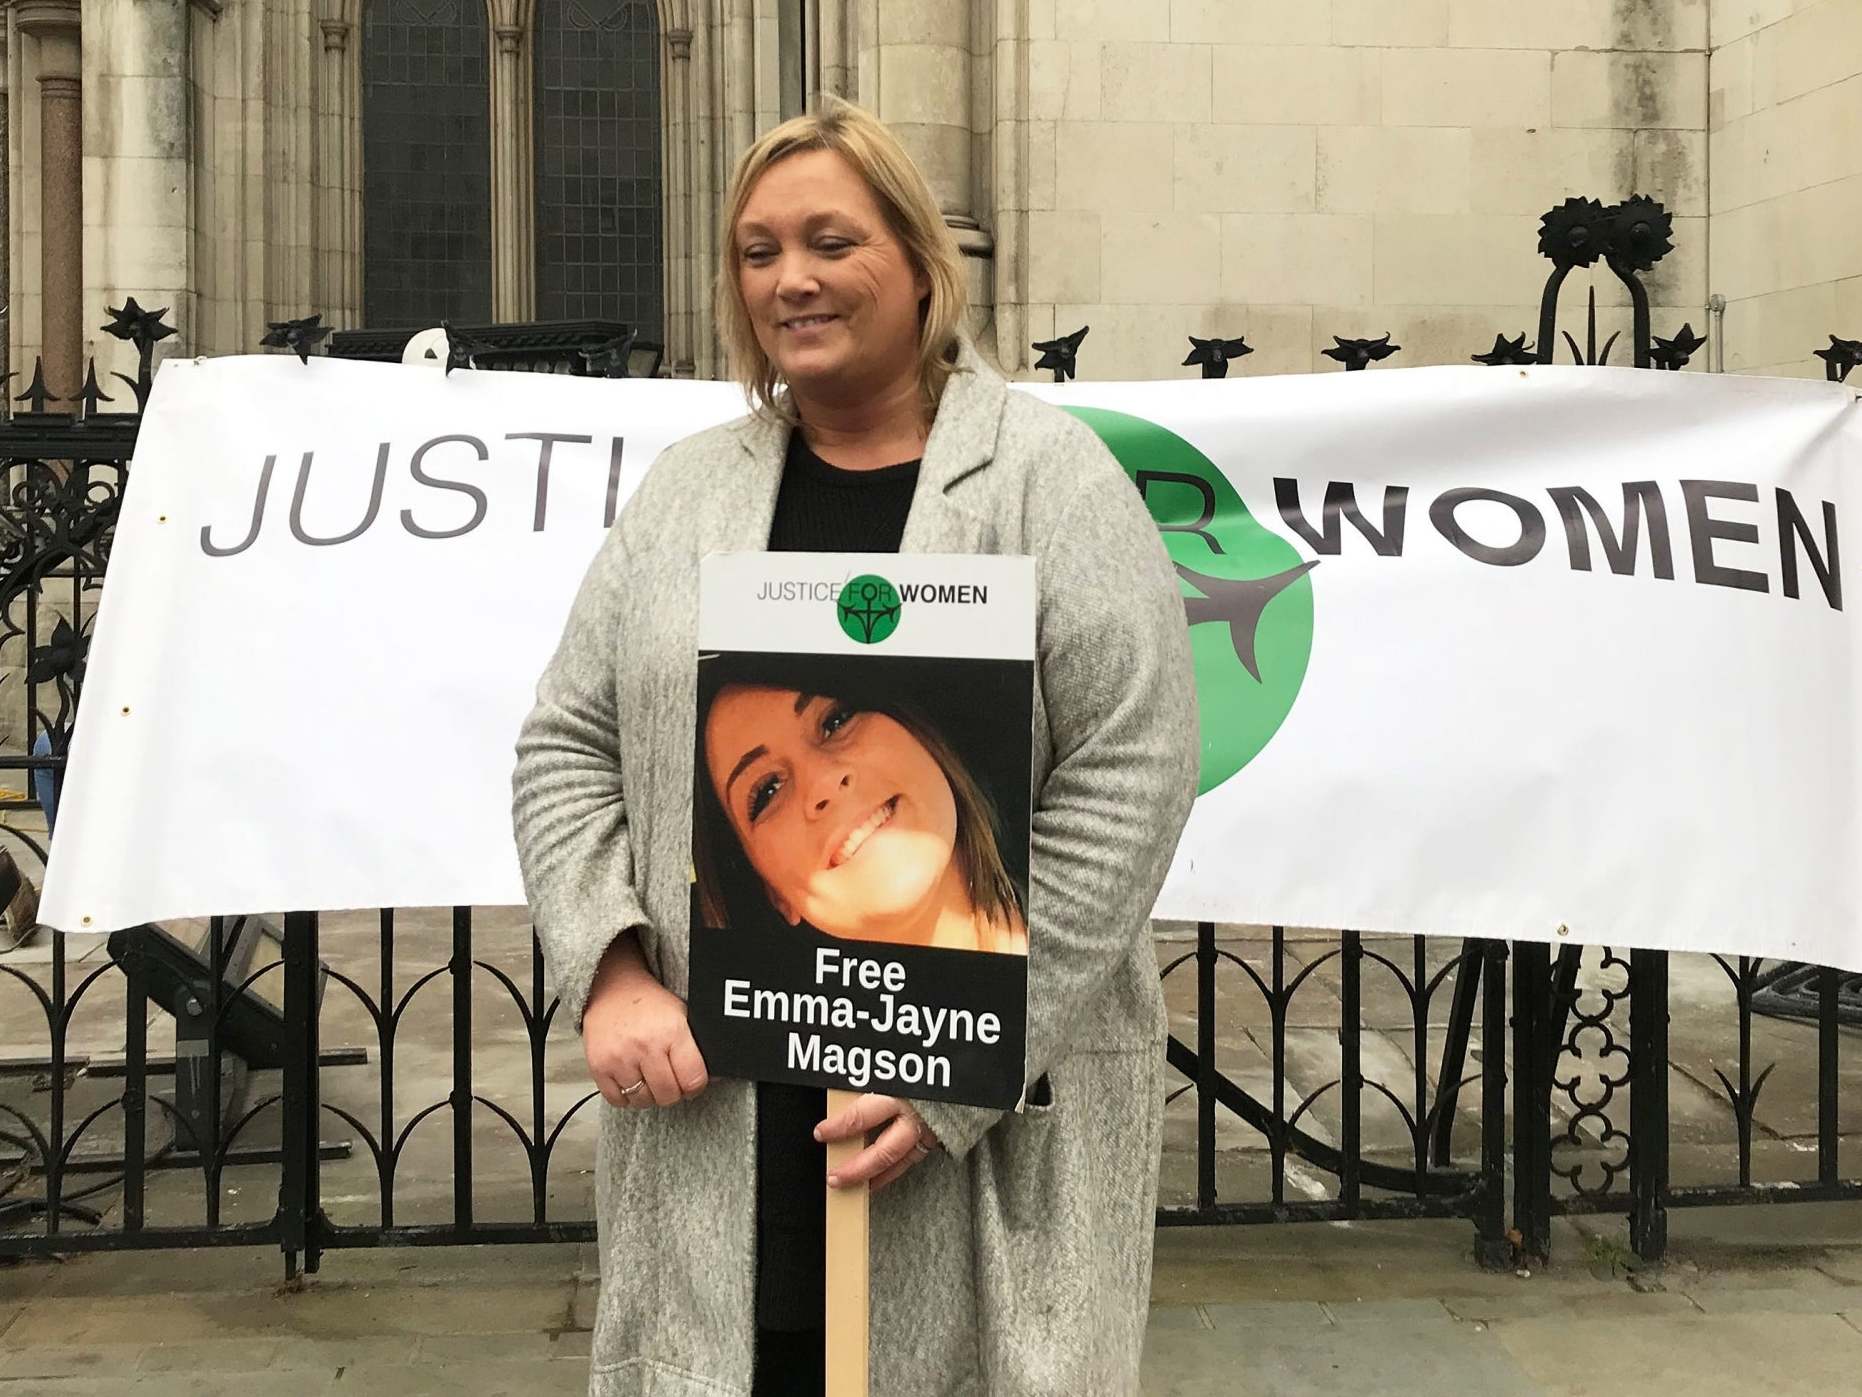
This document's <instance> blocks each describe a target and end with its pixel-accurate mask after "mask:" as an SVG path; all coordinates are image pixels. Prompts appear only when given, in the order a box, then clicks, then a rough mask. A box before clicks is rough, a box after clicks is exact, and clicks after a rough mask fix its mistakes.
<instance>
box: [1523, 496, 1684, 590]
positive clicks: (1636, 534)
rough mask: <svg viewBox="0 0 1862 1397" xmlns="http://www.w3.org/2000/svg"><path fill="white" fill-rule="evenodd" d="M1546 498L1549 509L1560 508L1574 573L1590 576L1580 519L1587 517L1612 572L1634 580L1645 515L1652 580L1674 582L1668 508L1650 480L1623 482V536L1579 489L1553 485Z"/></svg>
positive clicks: (1593, 499) (1585, 533)
mask: <svg viewBox="0 0 1862 1397" xmlns="http://www.w3.org/2000/svg"><path fill="white" fill-rule="evenodd" d="M1545 493H1546V494H1548V495H1550V496H1551V497H1552V503H1553V504H1554V505H1556V506H1557V507H1558V517H1559V518H1561V519H1562V520H1564V524H1565V546H1566V548H1567V549H1568V550H1569V551H1570V554H1571V570H1572V571H1573V572H1589V571H1590V570H1591V568H1590V534H1589V532H1588V531H1587V530H1586V529H1585V527H1584V515H1586V514H1588V515H1589V516H1590V522H1591V524H1592V526H1593V527H1595V528H1596V530H1597V542H1598V543H1599V544H1600V545H1602V547H1603V556H1604V561H1606V562H1607V563H1609V565H1610V571H1611V572H1613V573H1616V574H1617V575H1618V576H1620V577H1633V576H1635V572H1636V551H1637V548H1638V545H1639V544H1640V543H1641V541H1642V517H1643V515H1645V514H1646V515H1647V516H1648V520H1649V558H1650V561H1651V563H1652V564H1653V566H1654V569H1655V575H1656V576H1657V577H1660V578H1665V579H1667V580H1669V581H1673V580H1674V575H1675V559H1674V545H1673V543H1672V542H1671V541H1670V539H1669V537H1668V506H1667V505H1666V504H1665V503H1664V502H1663V500H1662V492H1661V487H1660V486H1658V485H1657V484H1656V483H1655V482H1654V481H1653V480H1626V481H1624V482H1623V530H1622V532H1621V533H1620V534H1619V533H1617V532H1616V531H1615V530H1614V529H1613V528H1612V527H1611V525H1610V520H1609V517H1608V516H1607V515H1605V514H1604V512H1603V506H1602V505H1600V504H1598V503H1597V499H1596V497H1595V496H1594V495H1592V494H1591V492H1590V491H1588V490H1586V489H1584V488H1583V487H1582V486H1577V485H1553V486H1550V487H1548V488H1547V489H1546V492H1545ZM1580 508H1581V509H1582V513H1580V512H1579V511H1580Z"/></svg>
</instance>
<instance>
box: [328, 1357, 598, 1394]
mask: <svg viewBox="0 0 1862 1397" xmlns="http://www.w3.org/2000/svg"><path fill="white" fill-rule="evenodd" d="M587 1391H588V1361H587V1360H586V1359H573V1358H569V1359H537V1360H530V1361H518V1362H509V1363H494V1362H484V1363H472V1364H465V1365H461V1364H425V1363H422V1364H411V1365H406V1366H400V1367H394V1366H383V1367H375V1366H373V1365H369V1364H357V1365H355V1366H354V1367H348V1368H344V1369H343V1370H342V1372H341V1373H340V1374H338V1375H337V1378H336V1381H335V1382H334V1383H333V1384H331V1386H330V1388H329V1393H330V1394H331V1397H462V1394H468V1393H469V1394H470V1397H558V1394H560V1395H561V1397H570V1394H573V1395H574V1397H583V1395H584V1394H585V1393H587Z"/></svg>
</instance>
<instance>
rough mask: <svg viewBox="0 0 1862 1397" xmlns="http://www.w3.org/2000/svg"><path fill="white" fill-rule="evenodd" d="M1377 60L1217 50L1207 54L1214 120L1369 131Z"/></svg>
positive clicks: (1264, 49) (1337, 52) (1314, 52)
mask: <svg viewBox="0 0 1862 1397" xmlns="http://www.w3.org/2000/svg"><path fill="white" fill-rule="evenodd" d="M1383 58H1384V53H1383V51H1382V50H1379V49H1350V48H1277V47H1273V46H1271V45H1258V44H1256V45H1248V46H1245V47H1241V46H1234V45H1223V46H1221V47H1219V48H1217V49H1216V50H1215V51H1214V54H1213V72H1212V80H1213V84H1214V107H1215V115H1216V116H1217V117H1218V119H1220V120H1223V121H1230V122H1241V123H1247V124H1252V125H1261V126H1273V125H1286V126H1333V125H1337V126H1347V125H1351V126H1360V125H1365V126H1374V125H1376V124H1377V123H1378V122H1379V121H1380V120H1381V119H1382V118H1381V117H1380V115H1379V109H1380V106H1381V102H1382V61H1383Z"/></svg>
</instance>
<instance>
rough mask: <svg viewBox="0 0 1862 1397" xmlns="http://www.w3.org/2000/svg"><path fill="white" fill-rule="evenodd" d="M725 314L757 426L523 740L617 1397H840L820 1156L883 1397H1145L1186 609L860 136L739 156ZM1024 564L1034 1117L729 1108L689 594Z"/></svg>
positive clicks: (867, 1107) (525, 786)
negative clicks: (699, 861)
mask: <svg viewBox="0 0 1862 1397" xmlns="http://www.w3.org/2000/svg"><path fill="white" fill-rule="evenodd" d="M720 231H721V235H722V236H721V252H722V256H721V265H720V268H719V278H718V286H717V295H716V309H717V314H718V319H719V329H720V332H721V337H722V338H723V340H724V342H725V344H726V346H727V347H728V349H729V350H730V355H731V362H732V366H733V371H734V372H735V374H736V376H737V377H738V379H739V380H740V381H741V382H742V383H743V384H744V386H745V388H746V390H747V393H748V395H749V397H750V401H751V406H752V411H751V412H750V413H749V414H748V415H747V416H745V417H743V418H741V419H739V420H738V421H736V422H733V423H729V424H726V425H724V426H721V427H717V428H713V429H711V430H708V431H704V432H700V433H698V434H697V435H695V436H692V437H690V438H687V439H686V440H685V441H682V442H679V443H678V444H676V445H674V446H673V447H671V448H669V449H668V450H667V451H666V452H665V453H664V454H663V455H662V456H661V457H660V459H659V461H658V462H656V463H655V465H654V467H653V469H652V470H651V471H650V472H648V474H647V477H646V479H645V480H644V481H643V482H642V483H641V485H640V488H639V490H638V491H637V492H636V493H635V494H634V496H633V498H632V499H631V500H630V501H629V502H628V504H627V507H626V508H625V509H624V510H623V511H622V513H621V515H620V517H619V518H618V519H617V520H616V521H615V525H614V527H613V528H612V529H611V530H610V532H609V535H608V538H607V540H606V541H605V542H604V544H603V545H602V548H601V551H600V553H599V554H598V555H597V557H596V559H595V561H594V564H593V565H592V567H591V568H590V570H589V573H588V577H587V579H586V580H585V581H584V583H583V586H582V590H581V592H580V593H579V595H578V596H577V598H576V601H575V604H574V606H573V608H572V609H571V612H570V615H569V620H568V625H567V627H566V629H565V632H564V635H563V639H562V643H561V645H560V647H559V648H558V650H557V653H556V656H555V658H554V659H553V660H552V661H551V663H550V666H549V668H548V669H547V670H546V671H545V673H544V675H543V677H542V680H541V681H540V683H539V686H538V692H537V706H536V708H535V710H534V711H533V712H532V713H531V716H530V718H529V719H528V721H527V722H526V724H525V726H524V730H523V733H522V735H521V736H520V738H519V741H518V761H517V769H516V774H515V778H514V785H515V821H516V831H517V843H518V851H519V854H520V857H521V861H522V865H523V870H524V878H525V884H526V888H527V890H528V893H529V897H530V903H531V908H532V911H533V915H534V917H535V921H536V926H537V933H538V935H539V936H540V937H541V939H542V942H543V947H544V954H545V957H546V960H547V963H548V966H549V969H550V971H551V974H552V976H553V978H554V981H555V983H556V985H557V987H558V989H559V991H560V993H561V995H562V1000H563V1007H564V1011H565V1013H566V1014H567V1015H568V1016H569V1017H570V1019H571V1021H572V1022H574V1023H575V1024H577V1025H578V1026H579V1027H580V1029H581V1032H582V1038H583V1044H584V1049H585V1052H586V1055H587V1058H588V1066H589V1071H590V1073H591V1075H592V1076H593V1078H594V1080H595V1082H596V1083H597V1085H598V1086H599V1087H600V1089H601V1092H602V1095H603V1096H604V1097H605V1098H606V1099H607V1101H608V1103H609V1104H610V1105H612V1106H615V1107H623V1108H627V1109H619V1110H609V1111H603V1112H602V1113H601V1114H602V1125H601V1136H600V1142H599V1151H598V1154H597V1166H596V1175H595V1178H596V1184H595V1186H596V1213H597V1218H598V1221H599V1227H600V1253H601V1278H602V1286H601V1303H600V1308H599V1310H598V1312H597V1315H596V1321H595V1334H594V1343H593V1372H592V1378H591V1392H593V1393H594V1394H596V1397H647V1394H651V1395H652V1397H730V1394H738V1397H742V1394H748V1393H753V1392H754V1393H756V1394H768V1393H782V1392H807V1393H815V1394H818V1393H819V1392H820V1391H821V1381H822V1379H821V1353H822V1339H821V1324H822V1285H823V1274H822V1262H821V1255H822V1252H821V1217H822V1211H821V1187H822V1180H823V1175H824V1173H825V1168H826V1166H825V1161H824V1159H823V1156H822V1153H821V1151H820V1148H819V1146H818V1144H817V1141H818V1140H829V1139H850V1138H856V1137H858V1138H862V1139H865V1140H867V1141H868V1142H869V1143H868V1144H867V1146H866V1148H865V1149H864V1150H862V1151H861V1153H860V1154H859V1155H857V1156H856V1157H855V1159H854V1161H853V1162H852V1163H851V1164H850V1165H848V1166H846V1167H845V1168H844V1169H843V1170H842V1171H841V1172H840V1174H839V1175H838V1176H837V1177H836V1178H834V1179H831V1180H829V1181H828V1182H829V1183H830V1184H831V1185H834V1186H847V1185H850V1184H853V1183H856V1182H859V1181H863V1180H870V1181H872V1182H873V1183H874V1184H875V1186H879V1185H885V1186H886V1187H885V1190H884V1192H883V1193H878V1194H876V1195H875V1197H874V1201H873V1212H872V1222H871V1257H872V1276H871V1297H872V1329H871V1372H872V1390H873V1391H874V1392H875V1393H876V1394H880V1395H881V1397H980V1394H990V1397H1041V1394H1054V1395H1055V1397H1088V1394H1090V1397H1118V1394H1128V1393H1135V1392H1136V1391H1137V1390H1138V1359H1139V1353H1140V1350H1141V1348H1142V1345H1143V1338H1144V1327H1145V1317H1146V1314H1147V1312H1148V1306H1149V1291H1150V1274H1151V1242H1152V1232H1153V1225H1154V1218H1153V1210H1154V1207H1155V1200H1156V1190H1157V1159H1158V1148H1159V1144H1160V1139H1161V1130H1162V1115H1163V1060H1162V1045H1163V1041H1164V1012H1163V999H1162V995H1161V992H1160V990H1159V987H1158V983H1157V964H1156V959H1155V956H1154V954H1153V952H1152V948H1151V939H1150V935H1149V921H1148V915H1149V912H1150V909H1151V905H1152V902H1153V900H1154V899H1155V897H1156V895H1157V890H1158V888H1159V887H1160V886H1161V884H1162V882H1163V877H1164V873H1165V870H1166V869H1167V867H1168V866H1169V862H1170V856H1171V853H1172V851H1173V850H1174V848H1175V845H1176V840H1177V835H1178V833H1179V832H1180V831H1181V828H1182V825H1183V821H1184V819H1185V817H1186V816H1187V814H1188V812H1189V807H1190V802H1191V800H1192V798H1193V796H1194V792H1195V784H1196V768H1197V753H1198V743H1197V733H1196V715H1195V700H1194V688H1193V684H1192V678H1191V668H1190V655H1189V641H1188V634H1187V628H1186V626H1185V624H1184V615H1183V604H1182V601H1181V600H1180V597H1179V593H1178V589H1177V581H1176V577H1175V575H1174V573H1173V572H1172V571H1171V568H1170V565H1169V561H1168V559H1167V558H1166V556H1165V553H1164V548H1163V545H1162V543H1161V542H1160V540H1159V538H1158V535H1157V531H1156V529H1155V527H1154V526H1153V525H1152V523H1151V520H1150V519H1149V517H1148V516H1147V515H1146V513H1145V511H1144V507H1143V505H1142V503H1141V502H1140V500H1139V499H1138V496H1137V493H1136V492H1135V491H1134V490H1133V489H1132V488H1131V484H1130V482H1129V481H1128V480H1127V479H1126V477H1125V474H1124V472H1123V471H1122V470H1120V468H1119V466H1118V463H1117V462H1116V461H1114V460H1113V458H1112V456H1111V455H1110V453H1109V452H1107V450H1106V449H1105V447H1104V446H1103V445H1102V444H1101V443H1100V441H1099V439H1098V438H1097V437H1096V436H1094V434H1093V433H1092V432H1091V431H1090V430H1089V429H1087V428H1086V427H1085V426H1084V425H1082V424H1081V423H1080V422H1078V421H1076V420H1075V419H1074V418H1072V417H1070V416H1068V415H1067V414H1065V413H1063V412H1061V411H1059V410H1058V409H1056V408H1054V407H1051V406H1049V405H1047V404H1045V403H1042V402H1040V401H1038V400H1036V399H1034V398H1032V397H1030V396H1029V395H1027V394H1024V393H1016V392H1010V391H1009V390H1008V387H1007V385H1006V384H1005V383H1004V382H1003V380H1002V377H1001V375H1000V374H999V373H997V372H996V370H995V369H993V368H992V367H990V365H989V364H988V362H987V361H986V360H985V359H984V357H983V356H982V355H981V354H980V353H979V352H978V351H977V349H976V348H975V347H974V346H973V345H972V344H971V343H970V342H969V340H968V339H967V338H966V337H965V336H964V334H963V333H962V330H961V327H962V324H963V314H964V299H965V293H964V287H965V277H966V274H965V271H964V266H963V259H962V256H961V254H960V253H959V252H958V250H957V247H956V244H955V242H954V240H953V239H952V237H951V234H950V232H949V230H948V228H947V227H946V226H945V223H944V220H943V217H942V216H941V214H940V213H939V211H938V207H937V202H936V200H935V199H934V198H933V197H932V195H931V192H930V190H929V188H928V187H927V186H926V184H925V181H924V178H923V176H922V175H920V174H919V172H918V170H917V168H916V167H915V166H914V165H913V164H912V162H911V160H910V159H909V158H908V157H907V156H906V154H905V152H904V151H903V150H902V149H901V147H900V146H899V143H898V141H897V140H896V139H895V138H894V137H893V136H892V134H891V133H890V132H888V131H887V130H886V129H885V127H883V126H882V125H880V124H879V123H878V122H877V121H875V120H874V119H873V118H872V117H870V116H868V115H867V114H865V113H864V112H861V111H859V110H858V109H857V108H853V107H850V106H847V105H845V104H842V103H831V104H830V105H829V106H828V107H827V108H826V109H825V110H823V111H821V112H819V113H817V114H813V115H809V116H803V117H798V118H796V119H794V120H792V121H788V122H785V123H783V124H782V125H781V126H778V127H777V128H776V129H774V130H773V131H771V132H769V133H768V134H767V135H765V136H763V137H762V138H761V139H760V140H758V141H757V142H756V144H755V145H754V146H752V147H751V149H750V150H749V151H748V152H747V153H746V154H745V155H744V157H743V159H742V160H741V161H740V162H739V164H738V167H737V171H736V174H735V176H734V178H733V180H732V183H731V188H730V191H729V197H728V198H727V199H726V201H725V217H724V223H723V227H722V229H721V230H720ZM763 548H767V549H771V550H778V551H780V550H811V551H847V552H863V553H874V552H892V551H901V550H902V551H905V552H913V553H1004V554H1023V555H1032V556H1033V557H1034V558H1035V560H1036V569H1037V575H1038V577H1039V579H1040V596H1039V600H1038V614H1037V618H1036V632H1037V635H1036V641H1037V662H1036V673H1035V689H1036V693H1035V705H1034V714H1035V717H1034V730H1033V734H1032V736H1033V745H1034V756H1033V764H1032V768H1033V769H1032V773H1031V774H1032V790H1033V792H1034V801H1033V827H1032V840H1031V845H1030V855H1029V858H1030V863H1029V878H1030V883H1029V898H1028V903H1027V908H1026V914H1027V915H1026V930H1027V939H1028V949H1029V961H1028V1032H1027V1062H1026V1074H1027V1075H1026V1078H1025V1081H1026V1082H1027V1084H1028V1091H1027V1093H1026V1097H1025V1102H1024V1107H1023V1108H1022V1109H1018V1110H1014V1111H1007V1112H1004V1111H997V1110H987V1109H983V1108H980V1107H971V1106H959V1105H954V1104H952V1103H950V1102H942V1101H907V1100H903V1099H901V1098H898V1097H893V1096H886V1095H881V1094H878V1093H867V1094H865V1095H862V1096H860V1097H859V1098H857V1099H856V1101H855V1103H854V1105H853V1106H852V1107H850V1108H849V1109H848V1110H847V1111H845V1112H842V1113H839V1114H837V1115H836V1116H835V1118H833V1119H831V1120H822V1118H821V1117H822V1115H823V1109H824V1108H823V1105H822V1098H821V1095H820V1094H819V1093H818V1092H810V1091H808V1090H806V1089H802V1088H795V1087H786V1086H775V1085H771V1084H760V1085H752V1084H749V1083H745V1082H739V1081H718V1082H711V1081H709V1079H708V1077H707V1075H706V1071H705V1064H704V1061H703V1058H702V1056H701V1055H700V1053H699V1051H698V1049H697V1046H696V1045H695V1044H694V1043H693V1041H692V1035H691V1031H690V1028H689V1027H688V1025H687V1021H686V1012H685V1001H684V999H683V998H682V997H681V996H682V995H683V994H684V993H685V991H686V987H687V969H688V965H689V956H688V951H689V928H688V923H689V919H690V882H689V879H690V870H691V867H692V847H691V839H692V813H693V812H692V798H693V772H692V761H693V753H694V748H695V741H694V739H695V734H694V732H693V726H692V725H693V703H692V697H693V693H694V692H695V686H696V682H697V681H696V675H695V669H696V667H697V665H698V646H697V613H698V565H699V560H700V559H701V558H702V557H704V555H706V554H707V553H713V552H733V551H744V550H756V549H763Z"/></svg>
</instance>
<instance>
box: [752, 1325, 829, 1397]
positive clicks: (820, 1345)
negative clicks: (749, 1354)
mask: <svg viewBox="0 0 1862 1397" xmlns="http://www.w3.org/2000/svg"><path fill="white" fill-rule="evenodd" d="M826 1369H827V1337H826V1335H824V1334H823V1333H822V1331H821V1330H819V1329H803V1330H798V1331H795V1332H789V1331H786V1330H780V1329H759V1330H757V1331H756V1377H755V1378H754V1379H753V1381H752V1383H751V1387H750V1391H751V1393H752V1394H753V1397H821V1392H822V1389H823V1388H824V1387H825V1386H826V1385H827V1371H826Z"/></svg>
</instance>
